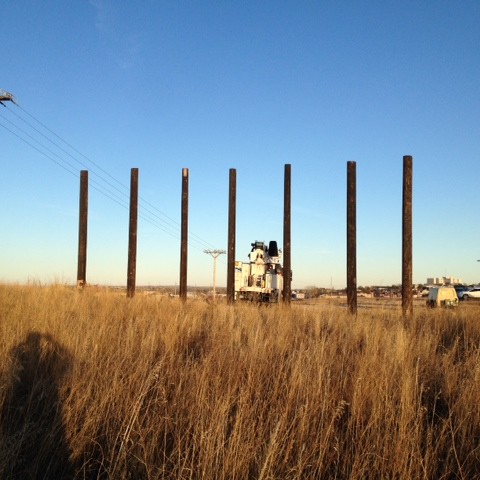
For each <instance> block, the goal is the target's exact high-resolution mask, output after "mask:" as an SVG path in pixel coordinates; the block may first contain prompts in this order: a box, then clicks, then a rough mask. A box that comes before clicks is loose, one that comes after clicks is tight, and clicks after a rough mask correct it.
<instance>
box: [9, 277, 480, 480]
mask: <svg viewBox="0 0 480 480" xmlns="http://www.w3.org/2000/svg"><path fill="white" fill-rule="evenodd" d="M0 318H1V322H0V329H1V334H0V342H1V343H0V365H1V366H2V375H1V384H0V406H1V411H0V429H1V437H0V478H8V479H10V478H15V479H16V478H18V479H24V478H25V479H28V478H35V479H37V478H52V479H53V478H55V479H57V478H58V479H61V478H65V479H73V478H75V479H96V478H111V479H156V478H171V479H304V478H322V479H330V478H338V479H365V478H375V479H454V478H461V479H474V478H480V473H479V472H480V408H479V402H478V399H479V393H480V348H479V347H480V307H479V306H477V305H468V306H464V305H461V306H460V307H459V308H458V309H456V310H449V311H437V310H428V309H427V308H425V307H424V306H423V305H418V306H416V309H415V316H414V319H413V321H411V322H410V323H408V324H404V322H403V321H402V318H401V311H400V310H399V309H398V308H391V307H388V308H382V307H381V304H379V303H377V304H376V308H364V309H362V308H360V309H359V314H358V317H357V318H356V319H355V318H351V317H350V316H349V315H348V314H347V313H346V309H345V308H342V307H341V306H338V305H335V304H322V303H320V304H318V305H314V306H302V305H301V304H300V303H298V304H294V305H292V306H291V308H282V307H281V306H274V307H260V308H259V307H255V306H252V305H236V306H235V307H229V306H227V305H225V304H211V303H206V302H202V301H189V302H187V303H186V304H185V305H182V304H181V303H180V302H179V301H178V300H176V299H169V298H165V297H159V296H140V295H137V296H136V297H135V298H134V299H131V300H127V299H126V298H125V297H124V296H123V295H119V294H115V293H111V292H109V291H108V290H102V289H86V290H85V291H77V290H75V289H71V288H67V287H62V286H38V285H37V286H35V285H30V286H12V285H0Z"/></svg>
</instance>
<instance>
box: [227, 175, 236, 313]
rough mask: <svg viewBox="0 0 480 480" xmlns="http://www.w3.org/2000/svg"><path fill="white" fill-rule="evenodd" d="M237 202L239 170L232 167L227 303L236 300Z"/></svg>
mask: <svg viewBox="0 0 480 480" xmlns="http://www.w3.org/2000/svg"><path fill="white" fill-rule="evenodd" d="M236 204H237V171H236V170H235V169H234V168H231V169H230V173H229V187H228V254H227V257H228V259H227V269H228V270H227V303H228V304H230V305H231V304H233V303H234V302H235V239H236V238H235V229H236Z"/></svg>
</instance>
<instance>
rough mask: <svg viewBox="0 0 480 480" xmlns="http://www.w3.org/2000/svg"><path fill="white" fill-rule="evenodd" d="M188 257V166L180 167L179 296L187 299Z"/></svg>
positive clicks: (183, 299)
mask: <svg viewBox="0 0 480 480" xmlns="http://www.w3.org/2000/svg"><path fill="white" fill-rule="evenodd" d="M187 257H188V168H184V169H182V222H181V245H180V298H181V300H182V301H186V299H187Z"/></svg>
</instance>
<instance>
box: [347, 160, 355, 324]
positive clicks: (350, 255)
mask: <svg viewBox="0 0 480 480" xmlns="http://www.w3.org/2000/svg"><path fill="white" fill-rule="evenodd" d="M356 197H357V164H356V163H355V162H347V303H348V310H349V312H350V313H351V314H352V315H356V314H357V199H356Z"/></svg>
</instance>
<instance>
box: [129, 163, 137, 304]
mask: <svg viewBox="0 0 480 480" xmlns="http://www.w3.org/2000/svg"><path fill="white" fill-rule="evenodd" d="M137 226H138V168H132V169H131V172H130V223H129V234H128V266H127V297H128V298H133V297H134V295H135V282H136V275H137Z"/></svg>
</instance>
